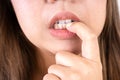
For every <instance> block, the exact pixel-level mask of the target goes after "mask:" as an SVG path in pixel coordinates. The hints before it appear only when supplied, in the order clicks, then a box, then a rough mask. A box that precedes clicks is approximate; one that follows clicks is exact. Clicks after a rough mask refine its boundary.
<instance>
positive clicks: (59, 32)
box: [49, 12, 80, 39]
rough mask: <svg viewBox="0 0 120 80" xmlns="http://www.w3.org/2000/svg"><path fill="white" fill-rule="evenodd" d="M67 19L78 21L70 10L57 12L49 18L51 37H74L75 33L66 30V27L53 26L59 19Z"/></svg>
mask: <svg viewBox="0 0 120 80" xmlns="http://www.w3.org/2000/svg"><path fill="white" fill-rule="evenodd" d="M68 19H70V20H73V21H74V22H79V21H80V19H79V18H78V17H77V16H76V15H75V14H73V13H71V12H59V13H57V14H56V15H55V16H53V17H52V19H51V20H50V23H49V31H50V34H51V35H52V36H53V37H55V38H58V39H71V38H74V37H76V34H75V33H72V32H70V31H68V30H67V29H61V28H59V29H56V28H55V24H56V22H57V21H60V20H63V21H65V20H68Z"/></svg>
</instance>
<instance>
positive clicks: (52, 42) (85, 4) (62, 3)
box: [11, 0, 107, 53]
mask: <svg viewBox="0 0 120 80" xmlns="http://www.w3.org/2000/svg"><path fill="white" fill-rule="evenodd" d="M11 2H12V4H13V7H14V10H15V13H16V16H17V18H18V22H19V24H20V27H21V29H22V30H23V32H24V34H25V35H26V37H27V38H28V39H29V40H30V41H31V42H32V43H33V44H34V45H35V46H37V47H38V48H39V49H41V50H46V51H50V52H52V53H56V52H58V51H60V50H67V51H71V52H80V50H81V42H82V41H81V40H80V38H78V37H77V36H76V35H75V34H73V33H70V32H68V31H67V30H66V29H65V28H63V27H64V26H65V25H66V23H70V22H73V21H74V22H76V21H79V22H81V23H83V24H85V25H86V26H87V27H88V28H89V29H90V30H91V31H93V32H94V33H95V34H96V35H97V36H99V35H100V33H101V31H102V29H103V26H104V22H105V18H106V2H107V0H11ZM61 26H62V27H61Z"/></svg>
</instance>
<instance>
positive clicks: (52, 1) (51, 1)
mask: <svg viewBox="0 0 120 80" xmlns="http://www.w3.org/2000/svg"><path fill="white" fill-rule="evenodd" d="M55 1H64V0H47V2H48V3H54V2H55Z"/></svg>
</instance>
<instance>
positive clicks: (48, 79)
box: [43, 74, 61, 80]
mask: <svg viewBox="0 0 120 80" xmlns="http://www.w3.org/2000/svg"><path fill="white" fill-rule="evenodd" d="M43 80H61V79H60V78H58V77H57V76H56V75H54V74H46V75H45V76H44V77H43Z"/></svg>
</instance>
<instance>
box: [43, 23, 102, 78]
mask: <svg viewBox="0 0 120 80" xmlns="http://www.w3.org/2000/svg"><path fill="white" fill-rule="evenodd" d="M67 29H68V30H69V31H71V32H74V33H76V34H77V35H78V36H79V37H80V39H81V40H82V56H79V55H75V54H74V53H70V52H66V51H61V52H59V53H57V54H56V64H54V65H51V66H50V67H49V69H48V74H46V75H45V76H44V78H43V80H102V64H101V61H100V52H99V46H98V39H97V36H96V35H95V34H94V33H93V32H92V31H90V30H89V29H88V27H86V26H85V25H84V24H82V23H80V22H75V23H73V24H71V25H68V26H67Z"/></svg>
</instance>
